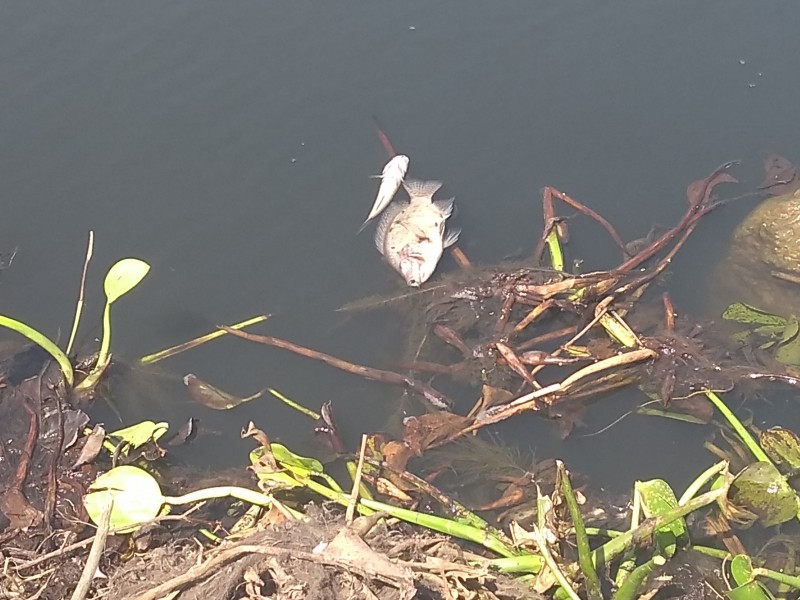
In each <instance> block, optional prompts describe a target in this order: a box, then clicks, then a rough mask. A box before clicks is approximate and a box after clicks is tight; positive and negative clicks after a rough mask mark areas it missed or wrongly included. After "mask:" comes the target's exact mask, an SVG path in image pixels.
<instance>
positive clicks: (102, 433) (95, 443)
mask: <svg viewBox="0 0 800 600" xmlns="http://www.w3.org/2000/svg"><path fill="white" fill-rule="evenodd" d="M105 439H106V430H105V429H103V426H102V425H99V424H98V425H95V426H94V428H93V429H92V433H90V434H89V435H88V436H87V437H86V442H84V444H83V448H81V453H80V455H79V456H78V460H76V461H75V464H74V465H72V468H73V469H76V468H78V467H80V466H81V465H87V464H89V463H91V462H92V461H94V459H95V458H97V455H98V454H100V449H101V448H102V447H103V440H105Z"/></svg>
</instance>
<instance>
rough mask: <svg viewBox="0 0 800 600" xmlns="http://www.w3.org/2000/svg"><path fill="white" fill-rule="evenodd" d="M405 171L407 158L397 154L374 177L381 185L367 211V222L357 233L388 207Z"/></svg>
mask: <svg viewBox="0 0 800 600" xmlns="http://www.w3.org/2000/svg"><path fill="white" fill-rule="evenodd" d="M406 171H408V157H407V156H405V155H403V154H398V155H397V156H395V157H394V158H393V159H392V160H390V161H389V162H388V163H386V166H385V167H383V172H382V173H381V174H380V175H376V177H378V178H379V179H380V180H381V185H380V187H379V188H378V195H377V196H376V197H375V202H374V204H373V205H372V210H371V211H369V216H368V217H367V220H366V221H364V224H363V225H361V229H359V230H358V233H361V232H362V231H363V230H364V227H366V226H367V223H369V222H370V221H371V220H372V219H374V218H375V217H377V216H378V215H379V214H381V213H382V212H383V209H384V208H386V207H387V206H388V205H389V203H390V202H391V201H392V198H394V195H395V194H396V193H397V190H398V188H399V187H400V184H401V183H403V178H404V177H405V176H406Z"/></svg>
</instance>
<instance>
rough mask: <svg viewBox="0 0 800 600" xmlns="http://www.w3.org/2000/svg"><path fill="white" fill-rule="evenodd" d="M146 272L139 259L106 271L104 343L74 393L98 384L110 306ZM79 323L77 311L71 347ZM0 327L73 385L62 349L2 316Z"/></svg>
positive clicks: (107, 341) (106, 355) (106, 347)
mask: <svg viewBox="0 0 800 600" xmlns="http://www.w3.org/2000/svg"><path fill="white" fill-rule="evenodd" d="M149 270H150V265H148V264H147V263H146V262H144V261H142V260H139V259H138V258H124V259H122V260H120V261H118V262H117V263H115V264H114V265H113V266H112V267H111V268H110V269H109V270H108V273H107V274H106V278H105V282H104V286H103V287H104V290H105V294H106V306H105V310H104V311H103V340H102V342H101V345H100V353H99V355H98V357H97V362H96V363H95V366H94V368H93V369H92V370H91V371H90V372H89V374H88V375H87V376H86V378H85V379H84V380H83V381H81V383H79V384H78V386H77V387H76V388H75V390H76V391H79V392H87V391H89V390H91V389H93V388H94V387H95V386H96V385H97V382H98V381H99V379H100V377H101V376H102V374H103V372H104V371H105V368H106V367H107V366H108V363H109V362H110V354H109V349H110V347H111V304H113V303H114V302H115V301H116V300H118V299H119V298H120V297H121V296H124V295H125V294H127V293H128V292H129V291H130V290H132V289H133V288H134V287H136V286H137V285H138V284H139V282H140V281H141V280H142V279H143V278H144V276H145V275H147V272H148V271H149ZM82 295H83V294H82V292H81V300H79V303H78V305H79V307H80V306H81V305H82ZM79 320H80V308H79V309H78V311H76V318H75V322H74V324H73V335H71V336H70V342H69V346H71V344H72V341H71V340H72V339H73V338H74V331H76V330H77V328H78V322H79ZM0 326H3V327H7V328H8V329H11V330H12V331H16V332H17V333H19V334H20V335H23V336H25V337H26V338H28V339H29V340H31V341H32V342H34V343H35V344H37V345H39V346H40V347H41V348H42V349H44V350H45V351H46V352H47V353H48V354H50V356H52V357H53V359H54V360H55V361H56V362H57V363H58V366H59V368H60V369H61V373H62V374H63V376H64V381H65V382H66V384H67V386H68V387H72V386H73V385H74V383H75V369H74V368H73V366H72V363H71V362H70V360H69V357H68V356H67V354H66V353H65V352H64V351H63V350H61V348H59V347H58V345H57V344H56V343H55V342H54V341H52V340H51V339H50V338H48V337H47V336H46V335H44V334H43V333H41V332H40V331H38V330H36V329H34V328H33V327H31V326H30V325H28V324H26V323H23V322H22V321H18V320H17V319H13V318H11V317H8V316H5V315H0Z"/></svg>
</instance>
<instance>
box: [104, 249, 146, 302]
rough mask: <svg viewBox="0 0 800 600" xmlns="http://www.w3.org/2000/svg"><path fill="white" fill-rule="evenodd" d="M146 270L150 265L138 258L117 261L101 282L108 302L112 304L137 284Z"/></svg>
mask: <svg viewBox="0 0 800 600" xmlns="http://www.w3.org/2000/svg"><path fill="white" fill-rule="evenodd" d="M148 271H150V265H148V264H147V263H146V262H144V261H143V260H139V259H138V258H123V259H122V260H120V261H117V262H116V263H115V264H114V265H113V266H112V267H111V268H110V269H109V270H108V273H107V274H106V278H105V281H104V282H103V290H104V291H105V293H106V299H107V300H108V303H109V304H113V303H114V302H116V301H117V300H118V299H119V298H120V297H121V296H124V295H125V294H127V293H128V292H130V291H131V290H132V289H133V288H135V287H136V286H137V285H139V282H140V281H141V280H142V279H144V277H145V275H147V273H148Z"/></svg>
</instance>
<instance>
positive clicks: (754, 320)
mask: <svg viewBox="0 0 800 600" xmlns="http://www.w3.org/2000/svg"><path fill="white" fill-rule="evenodd" d="M722 318H723V319H725V320H726V321H736V322H737V323H743V324H746V325H755V324H757V325H772V326H775V327H785V326H786V319H784V318H783V317H780V316H778V315H773V314H771V313H768V312H766V311H764V310H760V309H758V308H756V307H755V306H750V305H749V304H744V303H743V302H735V303H734V304H731V305H730V306H729V307H728V308H726V309H725V312H723V313H722Z"/></svg>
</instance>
